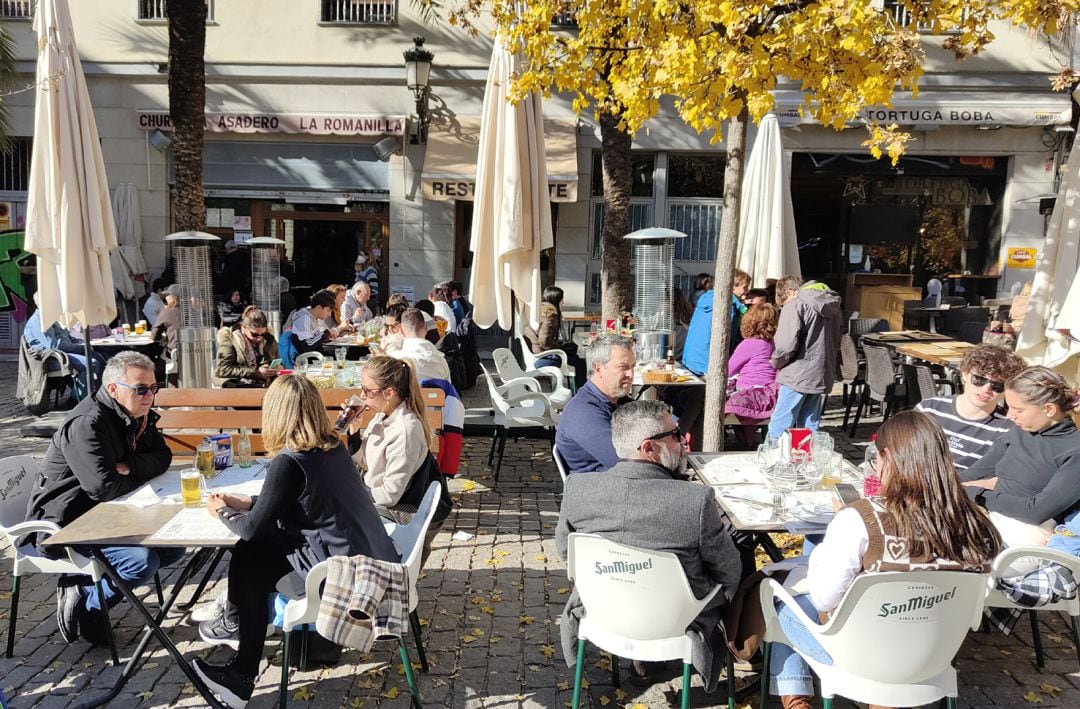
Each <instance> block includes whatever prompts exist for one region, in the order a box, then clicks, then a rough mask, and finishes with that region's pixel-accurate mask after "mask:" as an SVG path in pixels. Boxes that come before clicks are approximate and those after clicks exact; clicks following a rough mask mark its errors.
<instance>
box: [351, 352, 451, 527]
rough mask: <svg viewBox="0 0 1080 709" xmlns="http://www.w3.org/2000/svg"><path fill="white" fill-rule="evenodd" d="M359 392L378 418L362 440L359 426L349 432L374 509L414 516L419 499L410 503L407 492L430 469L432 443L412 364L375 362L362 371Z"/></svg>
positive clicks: (386, 360) (384, 359)
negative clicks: (404, 507) (399, 509)
mask: <svg viewBox="0 0 1080 709" xmlns="http://www.w3.org/2000/svg"><path fill="white" fill-rule="evenodd" d="M360 386H361V390H360V392H361V396H362V397H363V398H364V405H365V408H367V409H370V410H371V411H372V412H373V413H374V414H375V415H374V417H373V418H372V419H371V421H370V423H368V425H367V428H365V429H364V430H363V433H362V434H361V433H360V431H359V423H354V424H353V425H352V427H351V428H350V431H349V433H350V438H349V448H350V450H352V451H354V455H353V460H354V461H355V463H356V465H357V467H359V468H360V470H361V471H362V473H363V476H364V483H365V484H366V485H367V486H368V489H369V490H371V496H372V498H373V499H374V500H375V504H377V505H379V506H380V507H381V508H385V509H386V510H390V509H391V508H394V507H397V506H399V505H402V504H405V505H409V506H410V507H411V509H410V510H408V511H409V512H415V511H416V507H417V506H419V499H416V498H415V497H411V498H410V499H406V491H407V490H410V483H411V482H412V480H413V477H414V476H416V475H417V474H418V473H419V472H420V471H421V468H423V467H424V466H425V464H426V463H427V459H428V457H429V444H430V441H431V427H430V426H429V425H428V422H427V416H426V414H425V412H424V400H423V397H422V396H421V393H420V381H419V380H418V379H417V377H416V370H415V368H414V366H413V364H412V362H410V361H409V360H404V359H394V358H393V357H387V356H375V357H372V358H371V359H369V360H368V361H367V363H366V364H365V365H364V368H363V369H362V370H360ZM359 420H360V418H359V417H357V418H356V419H354V421H356V422H359ZM418 487H419V486H414V487H413V488H412V490H417V489H418ZM423 487H424V488H426V487H427V485H423ZM423 493H424V490H419V496H420V497H422V496H423Z"/></svg>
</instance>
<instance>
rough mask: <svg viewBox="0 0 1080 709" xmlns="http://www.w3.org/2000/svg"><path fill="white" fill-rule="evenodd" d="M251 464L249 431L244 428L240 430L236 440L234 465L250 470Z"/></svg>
mask: <svg viewBox="0 0 1080 709" xmlns="http://www.w3.org/2000/svg"><path fill="white" fill-rule="evenodd" d="M251 462H252V461H251V429H249V428H247V427H246V426H245V427H243V428H241V429H240V435H239V436H237V439H236V464H237V465H239V466H240V467H241V468H250V467H251Z"/></svg>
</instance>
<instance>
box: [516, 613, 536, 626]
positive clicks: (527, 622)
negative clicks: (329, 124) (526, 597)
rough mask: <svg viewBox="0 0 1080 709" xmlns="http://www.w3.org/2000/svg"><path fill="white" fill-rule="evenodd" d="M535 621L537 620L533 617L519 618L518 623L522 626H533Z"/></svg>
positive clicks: (524, 616) (522, 616)
mask: <svg viewBox="0 0 1080 709" xmlns="http://www.w3.org/2000/svg"><path fill="white" fill-rule="evenodd" d="M534 620H536V618H534V617H532V616H531V615H519V616H518V623H519V624H520V625H532V624H533V621H534Z"/></svg>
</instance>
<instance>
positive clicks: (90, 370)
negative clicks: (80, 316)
mask: <svg viewBox="0 0 1080 709" xmlns="http://www.w3.org/2000/svg"><path fill="white" fill-rule="evenodd" d="M83 349H84V350H85V353H86V396H87V397H92V396H93V395H94V394H96V393H97V387H96V384H97V382H95V381H94V348H93V347H91V346H90V328H89V327H87V328H86V331H85V332H83Z"/></svg>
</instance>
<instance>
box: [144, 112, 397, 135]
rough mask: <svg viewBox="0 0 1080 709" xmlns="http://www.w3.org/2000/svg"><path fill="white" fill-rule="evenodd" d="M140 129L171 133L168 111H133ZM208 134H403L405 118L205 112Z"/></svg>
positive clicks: (325, 114) (358, 115) (170, 120)
mask: <svg viewBox="0 0 1080 709" xmlns="http://www.w3.org/2000/svg"><path fill="white" fill-rule="evenodd" d="M136 113H137V114H138V116H139V129H140V130H145V131H153V130H161V131H171V130H172V119H171V118H170V117H169V112H168V111H146V110H139V111H136ZM206 131H207V132H209V133H304V134H307V135H352V136H377V135H399V136H400V135H405V117H404V116H380V115H364V114H356V115H354V114H329V113H273V112H266V113H231V112H220V113H214V112H210V111H207V112H206Z"/></svg>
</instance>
